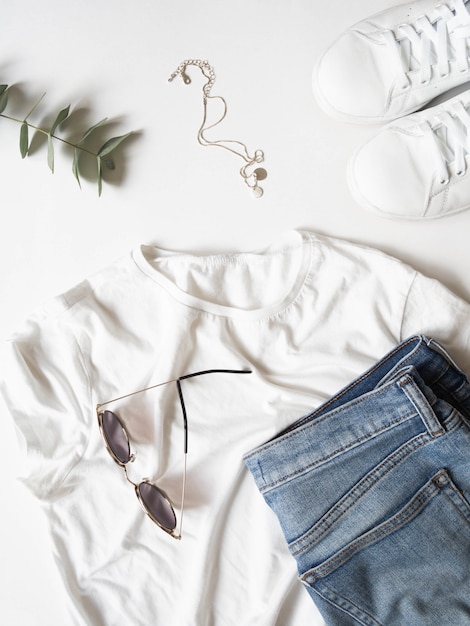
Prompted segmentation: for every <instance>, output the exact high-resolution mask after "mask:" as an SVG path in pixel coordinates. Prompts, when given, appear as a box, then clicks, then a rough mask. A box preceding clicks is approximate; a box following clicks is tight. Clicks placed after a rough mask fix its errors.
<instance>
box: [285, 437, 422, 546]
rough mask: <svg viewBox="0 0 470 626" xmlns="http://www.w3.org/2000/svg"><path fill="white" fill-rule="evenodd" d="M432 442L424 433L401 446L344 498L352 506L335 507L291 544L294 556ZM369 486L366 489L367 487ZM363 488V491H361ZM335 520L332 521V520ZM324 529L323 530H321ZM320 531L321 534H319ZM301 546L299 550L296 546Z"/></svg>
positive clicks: (315, 540)
mask: <svg viewBox="0 0 470 626" xmlns="http://www.w3.org/2000/svg"><path fill="white" fill-rule="evenodd" d="M429 440H430V437H429V435H428V434H427V433H422V434H420V435H418V436H417V437H415V438H414V439H411V440H410V441H407V442H406V443H405V444H404V445H403V446H401V447H400V448H399V449H398V450H395V452H393V453H392V454H391V455H389V456H388V457H387V458H385V459H384V460H383V461H382V462H381V463H380V464H379V465H377V466H376V467H375V468H374V469H373V470H371V471H370V472H369V473H368V474H367V475H366V476H364V478H362V479H361V480H360V481H359V482H358V483H356V485H355V486H354V487H353V488H352V489H351V490H350V491H349V492H348V493H347V494H346V495H345V496H343V498H344V502H343V505H344V504H345V503H346V501H347V500H351V499H353V498H354V499H353V501H352V502H350V504H348V506H347V507H346V508H343V509H342V510H340V511H338V510H337V509H338V507H340V508H341V504H340V503H338V504H337V505H335V507H334V508H333V509H330V511H329V512H328V513H327V514H326V515H325V516H324V517H323V518H322V519H321V520H319V521H318V522H317V523H316V524H315V526H313V527H312V528H311V529H310V530H309V531H307V532H306V533H305V534H304V535H302V537H300V538H299V539H296V540H295V541H294V542H292V543H291V544H290V548H291V551H292V554H293V555H294V556H297V555H298V554H301V553H302V552H304V551H306V550H308V549H309V548H310V547H311V546H312V545H313V544H314V543H315V542H317V541H319V540H320V539H321V538H322V537H323V536H324V534H325V533H326V532H327V531H328V530H329V529H330V528H331V526H332V525H333V524H335V523H336V522H338V521H339V520H340V519H341V518H342V517H344V515H345V514H346V513H347V512H348V511H349V510H350V509H351V508H352V507H353V506H354V505H355V504H356V503H357V501H358V499H359V498H361V497H363V496H364V495H366V493H367V492H368V491H369V490H370V489H372V487H373V486H374V485H375V484H376V482H377V480H379V479H380V478H383V477H384V476H386V475H387V474H388V473H389V472H391V471H392V470H393V469H394V468H395V467H397V465H399V463H400V462H401V461H403V460H404V459H406V458H408V456H409V455H410V454H412V453H413V452H415V451H416V450H417V449H418V448H420V447H421V446H423V445H424V444H426V443H427V442H428V441H429ZM366 484H367V485H368V486H367V487H366V488H364V487H365V485H366ZM361 487H362V488H363V490H362V489H361ZM331 517H332V518H333V519H332V520H331V521H330V518H331ZM322 527H323V529H322V530H320V529H321V528H322ZM319 531H320V532H319ZM305 541H308V543H307V544H306V545H303V544H304V542H305ZM297 544H302V545H299V546H298V548H296V547H295V546H296V545H297Z"/></svg>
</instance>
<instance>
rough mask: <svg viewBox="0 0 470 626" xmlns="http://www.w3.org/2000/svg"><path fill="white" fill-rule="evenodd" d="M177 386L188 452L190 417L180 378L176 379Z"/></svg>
mask: <svg viewBox="0 0 470 626" xmlns="http://www.w3.org/2000/svg"><path fill="white" fill-rule="evenodd" d="M176 386H177V388H178V395H179V397H180V403H181V410H182V411H183V422H184V453H185V454H187V453H188V417H187V414H186V407H185V405H184V399H183V390H182V389H181V383H180V381H179V379H178V380H177V381H176Z"/></svg>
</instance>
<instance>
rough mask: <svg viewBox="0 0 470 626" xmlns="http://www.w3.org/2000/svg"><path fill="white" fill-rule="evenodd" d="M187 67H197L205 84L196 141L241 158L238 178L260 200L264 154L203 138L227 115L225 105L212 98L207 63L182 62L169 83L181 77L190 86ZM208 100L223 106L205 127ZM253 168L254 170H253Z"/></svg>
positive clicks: (234, 143)
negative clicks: (216, 118) (261, 164)
mask: <svg viewBox="0 0 470 626" xmlns="http://www.w3.org/2000/svg"><path fill="white" fill-rule="evenodd" d="M188 66H195V67H198V68H199V69H200V70H201V72H202V74H203V75H204V77H205V78H207V82H206V83H205V84H204V85H203V87H202V93H203V97H202V100H203V106H204V114H203V119H202V124H201V126H200V128H199V130H198V134H197V139H198V142H199V143H200V144H201V145H202V146H216V147H219V148H223V149H224V150H228V151H229V152H232V153H233V154H236V155H237V156H239V157H241V158H242V159H243V160H244V161H245V165H243V166H242V168H241V169H240V176H241V177H242V178H243V180H244V182H245V184H246V185H247V186H248V187H249V188H250V189H251V192H252V194H253V196H254V197H255V198H260V197H261V196H262V195H263V189H262V188H261V187H260V186H259V184H258V181H260V180H264V179H265V178H266V176H267V172H266V170H265V169H264V168H262V167H256V166H257V165H259V164H260V163H263V161H264V152H263V151H262V150H255V151H254V152H253V154H250V153H249V151H248V148H247V146H246V145H245V144H244V143H242V142H241V141H235V140H233V139H217V140H215V141H210V140H209V139H207V138H206V137H205V133H206V131H208V130H210V129H212V128H214V127H215V126H218V125H219V124H220V123H221V122H222V121H223V120H224V119H225V116H226V115H227V103H226V101H225V98H223V97H222V96H212V95H211V90H212V87H213V86H214V83H215V78H216V76H215V71H214V68H213V67H212V65H210V64H209V62H208V61H201V60H200V59H187V60H185V61H182V62H181V63H180V64H179V66H178V67H177V68H176V70H175V71H174V72H173V73H172V74H171V76H170V78H169V79H168V81H169V82H171V81H173V80H174V79H175V78H176V77H177V76H181V78H182V80H183V82H184V83H185V85H189V84H191V78H190V77H189V76H188V74H187V73H186V68H187V67H188ZM209 100H220V101H221V102H222V105H223V113H222V115H221V117H220V118H219V119H218V120H217V121H216V122H214V123H212V124H209V125H207V108H208V103H209ZM253 168H254V169H253Z"/></svg>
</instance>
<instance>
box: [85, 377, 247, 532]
mask: <svg viewBox="0 0 470 626" xmlns="http://www.w3.org/2000/svg"><path fill="white" fill-rule="evenodd" d="M217 373H225V374H251V370H227V369H211V370H203V371H200V372H193V373H191V374H185V375H183V376H179V377H178V378H172V379H170V380H166V381H165V382H162V383H157V384H155V385H150V386H149V387H144V388H143V389H138V390H137V391H132V392H131V393H126V394H125V395H122V396H119V397H117V398H112V399H111V400H106V401H105V402H100V403H98V404H97V405H96V416H97V418H98V426H99V430H100V434H101V438H102V439H103V441H104V444H105V446H106V449H107V451H108V453H109V454H110V456H111V458H112V459H113V461H114V462H115V463H117V465H119V466H121V467H122V468H123V470H124V474H125V476H126V480H127V481H128V482H129V483H130V484H131V485H133V486H134V490H135V493H136V496H137V499H138V500H139V503H140V506H141V507H142V509H143V511H144V512H145V514H146V515H147V516H148V517H149V518H150V519H151V520H152V522H154V524H156V525H157V526H158V527H159V528H161V529H162V530H163V531H165V532H166V533H167V534H168V535H170V537H173V539H178V540H180V539H181V537H182V529H183V515H184V500H185V492H186V468H187V454H188V419H187V413H186V406H185V403H184V398H183V391H182V389H181V381H182V380H186V379H187V378H194V377H195V376H201V375H204V374H217ZM170 383H176V386H177V389H178V396H179V400H180V404H181V410H182V413H183V423H184V456H183V484H182V489H181V506H180V525H179V529H178V532H177V533H175V532H174V528H176V525H177V516H176V512H175V508H174V505H173V503H172V502H171V500H170V498H169V497H168V496H167V494H166V493H165V492H164V491H163V490H162V489H160V487H157V485H155V484H154V483H152V482H151V481H150V480H149V479H148V478H144V479H142V480H141V481H140V482H138V483H135V482H134V481H133V480H131V479H130V478H129V475H128V472H127V465H128V464H129V463H133V462H134V460H135V458H136V455H135V454H134V453H131V448H130V438H129V434H128V432H127V430H126V428H125V426H124V425H123V423H122V421H121V419H120V417H119V416H118V415H116V413H114V412H113V411H110V413H112V414H113V416H114V418H115V419H116V420H117V422H118V424H119V426H120V428H121V429H122V432H123V434H124V435H125V438H126V441H127V445H128V450H129V459H128V460H127V461H126V462H125V463H124V462H123V461H121V460H120V459H119V458H118V457H117V455H116V454H115V452H114V451H113V450H112V448H111V446H110V443H109V440H108V438H107V436H106V434H105V432H104V427H103V415H104V413H105V411H102V410H101V408H102V407H103V406H105V405H107V404H111V403H112V402H117V401H118V400H123V399H125V398H129V397H131V396H135V395H137V394H139V393H143V392H144V391H149V390H151V389H156V388H157V387H162V386H163V385H168V384H170ZM142 484H147V485H150V486H151V487H152V488H153V489H156V490H157V491H158V492H159V494H160V495H161V496H162V498H163V499H164V500H165V501H166V502H167V504H168V505H169V508H170V510H171V512H172V513H173V516H174V518H175V526H174V528H167V527H165V526H164V525H163V524H161V523H160V522H159V521H158V520H157V519H156V518H155V517H154V516H153V515H152V514H151V512H150V510H149V508H148V507H147V506H146V504H145V502H144V500H143V498H142V495H141V493H140V491H139V487H140V485H142Z"/></svg>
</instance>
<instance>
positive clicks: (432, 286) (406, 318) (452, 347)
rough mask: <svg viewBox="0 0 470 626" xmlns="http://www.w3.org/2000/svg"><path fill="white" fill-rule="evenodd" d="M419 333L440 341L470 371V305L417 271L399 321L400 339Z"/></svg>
mask: <svg viewBox="0 0 470 626" xmlns="http://www.w3.org/2000/svg"><path fill="white" fill-rule="evenodd" d="M417 333H422V334H424V335H427V336H428V337H431V338H433V339H435V340H436V341H438V342H439V343H441V344H442V345H443V347H445V348H446V349H447V350H448V351H449V353H450V354H451V356H452V357H453V358H454V360H455V361H456V362H457V364H458V365H459V366H460V367H461V368H462V369H463V370H465V372H466V373H467V374H470V304H468V303H467V302H465V301H464V300H463V299H461V298H459V297H458V296H456V295H455V294H454V293H452V292H451V291H450V290H449V289H447V287H445V286H444V285H442V283H440V282H439V281H437V280H434V279H432V278H427V277H425V276H423V275H422V274H419V273H416V274H415V277H414V280H413V282H412V285H411V288H410V291H409V293H408V297H407V300H406V305H405V309H404V315H403V321H402V332H401V335H402V339H406V338H407V337H409V336H411V335H414V334H417Z"/></svg>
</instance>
